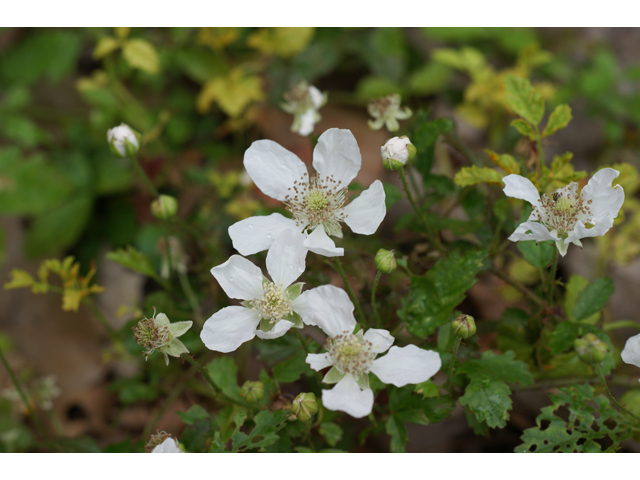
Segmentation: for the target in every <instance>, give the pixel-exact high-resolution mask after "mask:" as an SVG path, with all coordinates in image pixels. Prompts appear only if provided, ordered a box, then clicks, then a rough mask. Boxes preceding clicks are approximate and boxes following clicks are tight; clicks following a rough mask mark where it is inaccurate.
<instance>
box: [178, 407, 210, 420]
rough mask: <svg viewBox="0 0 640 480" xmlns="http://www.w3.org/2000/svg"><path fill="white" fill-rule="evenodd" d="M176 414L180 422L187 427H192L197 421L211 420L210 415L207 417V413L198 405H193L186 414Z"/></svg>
mask: <svg viewBox="0 0 640 480" xmlns="http://www.w3.org/2000/svg"><path fill="white" fill-rule="evenodd" d="M177 413H178V416H179V417H180V418H181V419H182V421H183V422H184V423H186V424H187V425H193V424H194V423H196V422H197V421H198V420H202V419H205V418H211V415H209V412H207V411H206V410H205V409H204V408H202V407H201V406H200V405H193V406H192V407H191V408H190V409H189V410H187V411H186V412H177Z"/></svg>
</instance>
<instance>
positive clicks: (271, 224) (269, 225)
mask: <svg viewBox="0 0 640 480" xmlns="http://www.w3.org/2000/svg"><path fill="white" fill-rule="evenodd" d="M285 230H292V231H294V232H299V231H300V228H299V227H297V226H296V222H294V221H293V220H292V219H290V218H287V217H283V216H282V215H280V214H279V213H272V214H271V215H268V216H261V217H249V218H245V219H244V220H240V221H239V222H236V223H234V224H233V225H231V226H230V227H229V236H230V237H231V241H232V242H233V248H235V249H236V250H237V251H238V252H240V254H242V255H253V254H254V253H258V252H262V251H264V250H267V249H268V248H269V247H270V246H271V245H273V241H274V240H275V239H276V237H277V236H278V235H280V234H281V233H282V232H283V231H285Z"/></svg>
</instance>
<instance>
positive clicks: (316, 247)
mask: <svg viewBox="0 0 640 480" xmlns="http://www.w3.org/2000/svg"><path fill="white" fill-rule="evenodd" d="M304 247H305V248H307V249H309V250H311V251H312V252H313V253H315V254H317V255H324V256H325V257H341V256H343V255H344V248H336V244H335V243H333V240H331V239H330V238H329V235H327V232H325V231H324V227H322V226H318V227H316V229H315V230H314V231H313V232H311V233H310V234H309V235H308V236H307V239H306V240H305V241H304Z"/></svg>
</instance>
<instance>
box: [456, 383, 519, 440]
mask: <svg viewBox="0 0 640 480" xmlns="http://www.w3.org/2000/svg"><path fill="white" fill-rule="evenodd" d="M510 395H511V390H510V389H509V387H508V386H507V384H506V383H504V382H500V381H495V380H489V379H487V378H485V379H481V378H474V379H473V380H471V382H470V383H469V385H467V388H466V389H465V391H464V395H463V396H462V397H460V403H461V404H462V405H464V406H466V407H468V408H469V410H470V411H471V413H473V415H474V416H475V417H476V419H477V420H478V422H486V423H487V425H488V426H489V427H491V428H496V427H497V428H503V427H504V426H506V425H507V420H508V419H509V413H508V412H509V410H511V398H509V396H510Z"/></svg>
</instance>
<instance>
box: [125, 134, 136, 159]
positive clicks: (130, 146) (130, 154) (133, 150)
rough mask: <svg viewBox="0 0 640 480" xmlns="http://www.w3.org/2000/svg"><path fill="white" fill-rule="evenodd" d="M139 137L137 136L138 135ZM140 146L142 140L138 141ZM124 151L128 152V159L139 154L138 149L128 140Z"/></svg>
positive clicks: (126, 139)
mask: <svg viewBox="0 0 640 480" xmlns="http://www.w3.org/2000/svg"><path fill="white" fill-rule="evenodd" d="M136 137H137V135H136ZM138 144H140V140H139V139H138ZM124 151H125V152H127V156H128V157H135V156H136V153H138V147H136V146H135V145H134V144H133V143H131V142H130V141H129V139H128V138H125V139H124Z"/></svg>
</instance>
